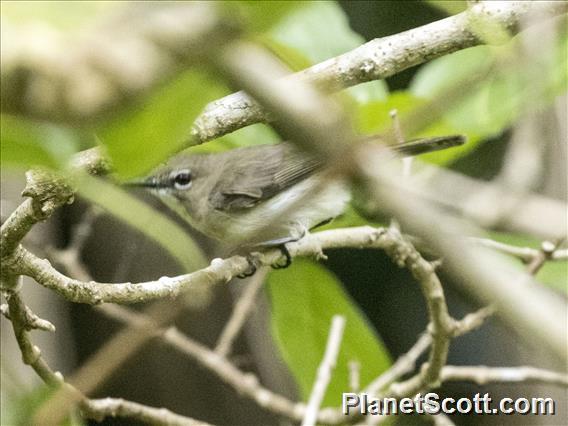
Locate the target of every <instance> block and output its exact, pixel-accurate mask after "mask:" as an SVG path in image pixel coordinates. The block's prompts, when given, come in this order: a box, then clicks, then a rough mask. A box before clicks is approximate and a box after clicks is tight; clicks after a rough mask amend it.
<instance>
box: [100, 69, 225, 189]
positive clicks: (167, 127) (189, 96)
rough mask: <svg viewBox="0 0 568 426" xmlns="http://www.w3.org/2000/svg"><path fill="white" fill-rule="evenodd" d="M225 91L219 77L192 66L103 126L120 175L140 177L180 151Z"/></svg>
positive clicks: (102, 131)
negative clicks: (197, 122)
mask: <svg viewBox="0 0 568 426" xmlns="http://www.w3.org/2000/svg"><path fill="white" fill-rule="evenodd" d="M226 93H227V90H226V88H225V87H224V86H222V85H221V84H220V83H219V81H218V80H214V79H213V78H212V77H211V76H209V75H207V74H206V73H205V72H203V71H202V70H197V69H193V70H190V71H187V72H185V73H184V74H182V75H181V76H180V77H178V78H177V79H176V80H174V81H172V82H170V83H168V84H167V85H166V86H164V87H162V88H160V89H158V90H157V91H156V92H155V93H154V94H153V95H151V96H149V97H147V98H146V99H145V100H144V102H143V103H142V104H140V105H135V106H133V107H132V108H130V109H129V110H128V111H126V112H125V113H123V114H120V115H119V116H118V117H117V118H116V119H114V120H113V121H112V122H111V123H109V124H106V125H104V126H103V127H102V128H101V129H100V131H99V132H98V136H99V138H100V139H101V141H102V143H103V144H104V145H105V146H106V148H107V151H108V154H109V156H110V158H111V160H112V163H113V166H114V167H115V170H116V172H117V174H118V175H119V176H121V177H122V178H132V177H134V176H139V175H140V174H142V173H146V172H148V171H149V170H150V169H151V168H153V167H154V166H156V165H157V164H159V163H160V162H162V161H164V160H165V159H166V158H168V157H169V156H170V155H172V154H173V153H175V152H177V151H179V150H180V148H181V147H182V146H183V144H184V143H185V142H186V141H187V140H188V139H189V137H190V130H191V127H192V124H193V121H194V119H195V118H196V117H197V115H198V114H199V113H200V112H201V110H202V109H203V107H204V106H205V105H206V104H207V103H208V102H210V101H213V100H214V99H217V98H219V97H221V96H223V95H225V94H226Z"/></svg>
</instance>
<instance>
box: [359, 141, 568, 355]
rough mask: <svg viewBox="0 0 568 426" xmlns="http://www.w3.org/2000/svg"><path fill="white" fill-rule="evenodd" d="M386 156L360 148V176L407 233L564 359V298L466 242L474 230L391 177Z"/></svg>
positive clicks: (474, 292)
mask: <svg viewBox="0 0 568 426" xmlns="http://www.w3.org/2000/svg"><path fill="white" fill-rule="evenodd" d="M382 158H383V157H382V154H381V152H380V151H379V150H377V149H376V148H375V147H372V146H367V147H362V148H361V151H360V153H359V155H358V159H359V164H360V165H361V167H362V169H361V171H362V175H361V178H362V179H363V180H366V181H367V183H368V186H367V188H368V189H369V191H370V196H371V197H372V198H373V199H374V200H375V201H376V202H377V205H380V206H381V207H382V209H384V210H386V211H387V212H388V213H390V214H392V215H394V216H395V217H397V218H398V219H399V220H400V221H401V224H402V225H403V226H404V229H405V230H406V231H407V232H410V233H412V234H415V235H417V236H419V237H421V238H423V239H424V241H427V243H428V244H429V245H430V246H431V248H432V249H433V250H434V251H435V252H437V253H439V254H440V255H441V256H442V257H443V258H444V265H445V266H446V267H447V268H448V271H449V272H450V273H452V275H454V276H456V277H459V279H458V280H456V282H457V283H458V284H460V285H463V286H464V287H465V289H466V290H467V291H468V292H470V293H471V294H472V295H473V296H474V297H476V298H477V299H478V300H480V301H481V302H482V303H486V304H489V303H492V304H494V305H495V308H496V312H497V314H498V315H500V316H501V317H502V318H503V319H504V320H505V321H506V323H507V324H508V325H509V326H510V327H512V328H513V329H515V330H517V331H518V332H519V333H520V334H522V335H523V336H524V337H525V339H526V341H528V342H533V343H536V344H540V345H544V346H545V347H547V348H549V349H550V350H551V351H552V352H553V353H554V354H555V355H556V356H557V357H558V358H559V359H561V360H565V359H566V356H567V354H566V345H567V344H568V343H567V342H566V338H567V333H566V322H565V317H566V305H565V302H564V301H562V300H559V299H558V298H556V297H554V296H552V295H551V294H549V293H548V292H546V291H545V290H544V289H542V288H541V286H539V285H537V284H536V283H535V282H533V281H532V279H531V277H530V276H529V275H527V274H523V273H519V272H518V271H517V270H515V269H514V268H513V267H512V266H511V265H509V264H508V263H506V262H503V261H502V260H500V259H499V258H496V257H495V256H494V254H493V253H492V252H491V251H490V250H489V249H485V248H483V247H479V246H476V247H472V245H471V244H468V243H467V242H465V241H463V237H461V236H463V235H475V234H476V232H475V230H473V229H471V227H468V226H466V225H465V224H464V223H463V222H461V221H458V220H456V218H454V217H452V216H449V215H448V214H446V213H445V212H443V211H441V210H440V209H437V208H435V206H434V205H432V204H431V203H427V202H424V200H421V199H419V198H417V197H413V196H412V195H410V194H413V193H414V191H413V190H410V189H409V187H408V185H407V184H406V183H405V182H400V181H395V180H394V179H393V178H392V176H391V175H390V174H389V173H388V172H389V169H390V167H389V165H388V164H387V163H385V161H384V160H382ZM416 212H420V214H416ZM564 223H565V221H564ZM564 226H565V224H564Z"/></svg>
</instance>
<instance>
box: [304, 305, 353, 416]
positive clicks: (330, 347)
mask: <svg viewBox="0 0 568 426" xmlns="http://www.w3.org/2000/svg"><path fill="white" fill-rule="evenodd" d="M344 329H345V317H342V316H340V315H335V316H334V317H333V318H332V319H331V327H330V330H329V336H328V338H327V345H326V347H325V352H324V356H323V359H322V361H321V364H320V365H319V367H318V373H317V377H316V380H315V382H314V386H313V388H312V392H311V394H310V398H309V400H308V405H307V407H306V414H305V416H304V420H303V421H302V426H315V424H316V420H317V418H318V411H319V408H320V405H321V402H322V401H323V397H324V396H325V391H326V389H327V386H328V385H329V382H330V381H331V375H332V372H333V370H334V368H335V365H336V363H337V357H338V356H339V348H340V346H341V339H342V337H343V330H344Z"/></svg>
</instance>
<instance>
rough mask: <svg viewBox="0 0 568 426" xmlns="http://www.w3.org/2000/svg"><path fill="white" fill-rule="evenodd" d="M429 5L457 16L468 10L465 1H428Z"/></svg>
mask: <svg viewBox="0 0 568 426" xmlns="http://www.w3.org/2000/svg"><path fill="white" fill-rule="evenodd" d="M427 1H428V4H430V5H431V6H433V7H435V8H436V9H438V10H442V11H444V12H446V14H448V15H456V14H458V13H461V12H463V11H465V10H467V1H465V0H427Z"/></svg>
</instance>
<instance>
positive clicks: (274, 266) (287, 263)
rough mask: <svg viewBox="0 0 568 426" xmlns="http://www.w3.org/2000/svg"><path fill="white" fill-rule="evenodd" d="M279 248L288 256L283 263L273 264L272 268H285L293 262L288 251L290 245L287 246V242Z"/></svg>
mask: <svg viewBox="0 0 568 426" xmlns="http://www.w3.org/2000/svg"><path fill="white" fill-rule="evenodd" d="M279 249H280V251H282V254H283V255H284V256H285V257H286V260H285V261H284V263H283V264H281V263H275V264H273V265H271V266H272V269H285V268H287V267H288V266H290V265H291V264H292V256H290V252H289V251H288V247H286V244H282V245H281V246H280V247H279Z"/></svg>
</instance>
